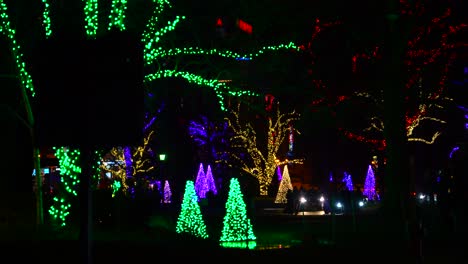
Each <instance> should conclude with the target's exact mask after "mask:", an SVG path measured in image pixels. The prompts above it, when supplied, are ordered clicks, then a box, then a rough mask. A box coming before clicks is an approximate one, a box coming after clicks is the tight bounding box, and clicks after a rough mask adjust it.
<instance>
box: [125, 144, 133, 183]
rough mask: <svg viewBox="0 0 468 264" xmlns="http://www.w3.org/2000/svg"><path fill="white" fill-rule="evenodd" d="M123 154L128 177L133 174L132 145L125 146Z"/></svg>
mask: <svg viewBox="0 0 468 264" xmlns="http://www.w3.org/2000/svg"><path fill="white" fill-rule="evenodd" d="M123 154H124V159H125V173H126V174H127V178H131V177H132V176H133V160H132V148H131V147H130V146H125V147H124V148H123Z"/></svg>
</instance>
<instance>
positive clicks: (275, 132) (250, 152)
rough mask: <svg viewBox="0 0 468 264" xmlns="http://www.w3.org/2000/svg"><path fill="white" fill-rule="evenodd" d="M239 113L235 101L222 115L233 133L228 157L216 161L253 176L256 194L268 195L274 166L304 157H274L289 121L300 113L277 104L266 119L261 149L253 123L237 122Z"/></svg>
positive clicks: (286, 132) (281, 142)
mask: <svg viewBox="0 0 468 264" xmlns="http://www.w3.org/2000/svg"><path fill="white" fill-rule="evenodd" d="M240 113H241V104H240V103H238V104H237V109H235V110H232V111H231V115H230V116H229V117H226V122H227V124H228V127H229V128H230V129H232V131H233V134H234V135H233V136H232V137H231V138H230V143H231V149H232V151H231V152H229V153H228V157H229V158H228V159H223V160H217V161H216V162H218V163H219V162H225V163H226V164H227V165H228V166H230V167H235V168H239V169H240V170H242V171H243V172H245V173H247V174H248V175H251V176H252V177H254V178H256V179H257V180H258V183H259V191H260V195H262V196H265V195H268V188H269V186H270V184H271V183H272V180H273V177H274V176H275V172H276V169H277V167H278V166H280V165H283V164H302V163H303V162H304V159H292V160H288V159H285V160H283V161H279V160H278V158H277V156H278V155H279V152H280V150H281V149H280V147H281V145H282V144H283V143H284V142H285V140H286V139H287V137H288V135H289V131H290V123H292V122H294V121H296V120H299V118H300V115H299V114H298V113H296V112H295V111H292V112H290V113H281V112H280V109H279V107H277V109H276V112H275V113H274V114H273V116H271V117H269V118H268V128H267V131H268V132H267V135H266V139H267V141H266V148H265V146H264V145H262V142H261V141H260V140H258V139H257V131H256V130H255V129H254V126H253V125H252V124H251V123H249V122H241V114H240ZM262 133H263V131H262ZM262 150H264V151H262Z"/></svg>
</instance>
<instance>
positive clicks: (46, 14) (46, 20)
mask: <svg viewBox="0 0 468 264" xmlns="http://www.w3.org/2000/svg"><path fill="white" fill-rule="evenodd" d="M42 3H43V4H44V11H43V12H42V25H43V26H44V32H45V36H46V38H48V37H50V36H51V35H52V29H51V26H50V24H51V22H50V4H49V1H48V0H42Z"/></svg>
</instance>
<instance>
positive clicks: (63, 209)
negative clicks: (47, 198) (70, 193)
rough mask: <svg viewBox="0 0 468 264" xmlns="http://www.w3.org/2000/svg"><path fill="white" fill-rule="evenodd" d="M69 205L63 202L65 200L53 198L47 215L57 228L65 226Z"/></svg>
mask: <svg viewBox="0 0 468 264" xmlns="http://www.w3.org/2000/svg"><path fill="white" fill-rule="evenodd" d="M70 207H71V204H69V203H67V202H65V199H63V198H61V199H59V198H57V197H54V204H53V205H52V206H51V207H50V209H49V214H50V215H51V216H52V218H53V219H54V220H56V221H57V222H58V224H59V226H62V227H63V226H65V225H66V219H67V216H68V215H69V214H70V212H69V209H70Z"/></svg>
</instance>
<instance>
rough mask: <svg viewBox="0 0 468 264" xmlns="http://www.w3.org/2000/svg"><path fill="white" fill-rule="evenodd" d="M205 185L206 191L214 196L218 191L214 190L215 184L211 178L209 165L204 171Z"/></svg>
mask: <svg viewBox="0 0 468 264" xmlns="http://www.w3.org/2000/svg"><path fill="white" fill-rule="evenodd" d="M205 184H206V186H207V188H208V191H211V192H213V194H214V195H216V194H218V190H217V189H216V184H215V181H214V178H213V173H212V172H211V165H208V168H207V169H206V173H205ZM205 196H206V193H205Z"/></svg>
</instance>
